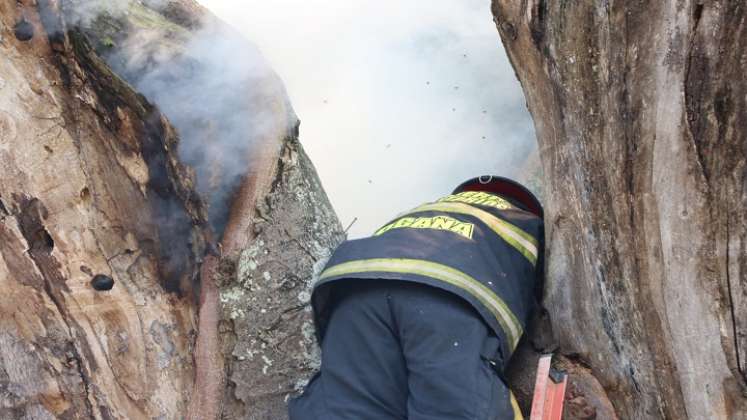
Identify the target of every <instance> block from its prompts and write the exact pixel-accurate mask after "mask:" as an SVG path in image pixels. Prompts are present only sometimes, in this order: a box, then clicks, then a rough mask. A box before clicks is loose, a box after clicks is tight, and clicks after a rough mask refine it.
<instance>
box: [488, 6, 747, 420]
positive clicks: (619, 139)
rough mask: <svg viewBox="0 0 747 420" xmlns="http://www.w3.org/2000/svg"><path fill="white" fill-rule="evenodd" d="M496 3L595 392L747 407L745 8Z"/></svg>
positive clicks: (691, 413) (552, 251)
mask: <svg viewBox="0 0 747 420" xmlns="http://www.w3.org/2000/svg"><path fill="white" fill-rule="evenodd" d="M492 9H493V15H494V17H495V22H496V25H497V28H498V31H499V32H500V34H501V37H502V39H503V42H504V45H505V47H506V49H507V51H508V54H509V57H510V60H511V62H512V64H513V66H514V69H515V70H516V73H517V76H518V78H519V80H520V82H521V84H522V87H523V89H524V92H525V94H526V97H527V104H528V107H529V110H530V112H531V113H532V116H533V118H534V123H535V128H536V131H537V136H538V141H539V145H540V157H541V160H542V166H543V169H544V179H545V181H544V184H545V192H546V197H545V199H546V205H547V213H546V214H547V220H546V224H547V229H548V232H547V237H548V249H547V252H548V258H547V261H548V267H547V268H548V277H549V281H548V283H547V290H546V299H545V306H546V308H547V309H548V311H549V315H550V319H551V324H552V330H553V332H554V336H555V337H556V339H557V341H556V343H555V345H556V346H559V351H560V353H561V354H563V355H566V356H570V361H571V363H572V364H574V365H576V366H582V367H585V368H587V370H588V371H589V372H590V373H591V375H593V378H596V379H594V380H598V381H599V383H600V384H601V387H602V388H603V389H604V393H603V394H602V395H600V393H598V392H596V391H595V392H594V393H595V394H596V396H594V397H593V398H592V397H590V396H589V395H587V396H586V399H587V400H589V401H592V400H595V399H599V397H602V398H609V400H610V401H611V403H612V406H613V407H614V411H615V412H616V413H617V415H618V416H619V417H620V418H631V419H649V418H668V419H684V418H689V419H706V418H708V419H711V418H718V419H743V418H747V398H746V397H745V395H747V394H746V392H747V384H746V383H745V358H746V357H745V356H746V355H745V351H746V349H747V346H746V345H745V336H746V334H747V330H745V322H744V320H745V319H747V317H746V315H747V312H746V311H747V310H746V309H745V307H746V306H747V305H745V296H746V295H747V274H746V272H745V264H746V263H747V254H746V253H745V240H746V237H747V217H746V216H745V215H746V214H747V213H746V212H745V210H746V206H745V204H746V203H747V193H746V191H747V190H746V189H745V185H746V184H745V176H746V175H747V172H746V168H747V167H746V161H747V146H746V145H747V143H746V142H745V140H744V139H745V136H746V135H747V126H746V125H745V118H747V104H746V103H745V101H746V99H745V98H746V97H747V96H746V95H747V83H745V80H744V74H745V71H746V70H747V61H746V60H745V57H744V51H745V49H746V47H747V27H746V26H745V16H746V15H747V10H746V9H747V7H746V6H745V4H744V3H743V2H738V1H716V2H705V3H703V2H697V1H679V2H636V3H631V2H613V1H609V2H607V1H605V2H546V1H540V0H530V1H523V2H512V1H503V0H494V1H493V7H492ZM539 347H542V346H539ZM547 347H550V348H552V347H553V346H552V345H549V346H547ZM589 389H591V388H589ZM587 394H588V392H587ZM571 397H572V398H575V397H574V396H571ZM592 405H594V404H593V401H592ZM598 407H601V406H599V405H597V408H598ZM592 408H594V407H592ZM600 409H601V408H600ZM571 418H584V417H579V415H576V416H572V417H571ZM604 418H607V417H604Z"/></svg>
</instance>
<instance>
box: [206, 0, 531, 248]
mask: <svg viewBox="0 0 747 420" xmlns="http://www.w3.org/2000/svg"><path fill="white" fill-rule="evenodd" d="M201 1H202V4H203V5H204V6H206V7H208V8H209V9H211V10H212V11H213V12H215V13H216V14H218V16H219V17H221V18H222V19H224V20H226V21H228V22H229V23H231V24H232V25H234V26H235V27H236V28H238V30H240V31H241V32H242V33H243V34H244V35H246V36H247V37H248V38H249V39H251V40H252V41H253V42H256V43H257V44H258V46H259V48H260V49H261V50H262V51H263V53H264V54H265V55H266V56H267V58H268V60H269V61H270V62H271V64H272V66H273V68H274V69H275V70H276V71H277V72H278V73H279V74H280V76H281V78H282V79H283V80H284V81H285V83H286V86H287V88H288V92H289V94H290V96H291V100H292V102H293V105H294V108H295V110H296V112H297V113H298V115H299V117H300V119H301V141H302V143H303V144H304V147H305V148H306V150H307V151H308V152H309V155H310V156H311V158H312V160H313V161H314V164H315V165H316V167H317V170H318V171H319V174H320V176H321V178H322V182H323V184H324V186H325V189H326V191H327V193H328V194H329V196H330V199H331V201H332V203H333V205H334V207H335V209H336V210H337V212H338V214H339V215H340V218H341V220H342V222H343V224H344V225H348V224H349V223H350V222H351V221H352V220H354V218H357V219H358V220H357V222H356V223H355V224H354V225H353V227H352V228H351V230H350V236H351V237H358V236H364V235H369V234H370V233H371V232H372V231H374V230H375V229H376V228H377V227H379V226H381V225H383V224H385V223H386V222H387V221H388V219H390V218H392V217H394V216H395V215H396V214H398V213H400V212H402V211H404V210H407V209H408V208H412V207H414V206H416V205H418V204H420V203H422V202H425V201H430V200H433V199H435V198H438V197H439V196H441V195H444V194H448V193H449V192H450V191H451V189H452V188H454V187H455V186H456V185H457V184H459V183H461V182H462V181H464V180H466V179H467V178H470V177H473V176H477V175H480V174H486V173H493V174H499V175H508V176H515V175H517V173H518V171H519V170H520V169H521V168H522V166H523V163H524V162H525V160H526V157H527V156H528V155H529V153H530V152H531V151H532V150H533V149H534V148H535V147H536V145H535V139H534V130H533V126H532V123H531V118H530V116H529V113H528V112H527V110H526V105H525V100H524V96H523V94H522V92H521V88H520V86H519V83H518V81H517V80H516V76H515V75H514V72H513V69H512V68H511V66H510V64H509V63H508V60H507V58H506V56H505V52H504V48H503V45H502V44H501V41H500V38H499V35H498V32H497V30H496V28H495V24H494V23H493V21H492V15H491V11H490V1H489V0H459V1H454V0H427V1H426V0H410V1H401V0H304V1H301V0H273V1H266V0H244V1H240V2H239V1H233V0H201Z"/></svg>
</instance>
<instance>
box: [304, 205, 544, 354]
mask: <svg viewBox="0 0 747 420" xmlns="http://www.w3.org/2000/svg"><path fill="white" fill-rule="evenodd" d="M542 241H543V225H542V220H541V219H540V218H538V217H537V216H535V215H533V214H531V213H529V212H526V211H524V210H521V209H520V208H519V207H518V206H516V205H514V204H511V203H510V202H509V201H507V200H505V199H503V198H501V197H499V196H497V195H493V194H489V193H485V192H474V191H467V192H462V193H459V194H456V195H450V196H447V197H444V198H442V199H440V200H438V201H436V202H433V203H428V204H425V205H422V206H420V207H417V208H415V209H413V210H411V211H409V212H407V213H405V214H402V215H399V216H398V217H397V218H395V219H394V220H392V221H391V222H389V223H387V224H386V225H384V226H383V227H382V228H380V229H379V230H377V231H376V233H374V235H373V236H371V237H369V238H365V239H357V240H351V241H346V242H344V243H342V244H341V245H340V246H339V247H338V248H337V249H336V250H335V252H334V254H333V255H332V257H331V258H330V260H329V261H328V262H327V265H326V267H325V269H324V270H323V271H322V273H321V274H320V276H319V279H318V280H317V283H316V284H315V285H314V291H313V294H312V304H313V308H314V314H315V320H316V324H317V333H318V334H319V337H320V338H321V337H323V335H324V328H325V325H326V319H327V315H328V313H327V311H328V309H329V308H328V302H329V300H330V299H329V297H330V292H331V289H332V288H330V287H329V286H330V285H331V284H333V283H334V282H336V281H340V280H342V279H346V280H345V281H354V279H358V280H360V281H364V280H365V279H371V278H377V279H392V280H402V281H415V282H419V283H425V284H429V285H432V286H434V287H440V288H443V289H446V290H449V291H451V292H453V293H456V294H457V295H459V296H461V297H462V298H464V299H466V300H467V301H469V302H470V303H471V304H472V305H473V306H474V307H475V309H476V310H477V311H478V312H479V313H480V314H481V315H482V317H483V318H484V319H485V321H486V322H487V324H488V325H489V326H490V327H491V328H492V329H493V330H494V331H495V332H496V334H497V335H498V336H499V337H501V338H502V340H501V342H502V343H503V348H502V350H503V354H504V360H508V357H509V356H510V354H511V353H513V350H514V349H515V348H516V345H517V343H518V341H519V338H520V337H521V335H522V333H523V331H524V327H525V326H526V323H527V321H528V317H529V315H530V312H531V310H532V309H533V307H534V304H535V290H536V288H537V287H540V285H538V284H537V279H538V277H539V276H538V271H537V270H541V267H540V264H539V263H538V260H539V257H540V253H541V250H542V246H543V244H542Z"/></svg>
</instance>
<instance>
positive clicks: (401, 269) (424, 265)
mask: <svg viewBox="0 0 747 420" xmlns="http://www.w3.org/2000/svg"><path fill="white" fill-rule="evenodd" d="M377 271H378V272H387V273H409V274H417V275H420V276H425V277H430V278H433V279H437V280H440V281H443V282H445V283H449V284H451V285H453V286H456V287H458V288H460V289H462V290H465V291H466V292H468V293H469V294H470V295H472V296H474V297H475V298H477V300H479V301H480V302H481V303H482V304H483V305H485V307H486V308H487V309H488V310H489V311H490V313H492V314H493V316H495V318H496V320H498V323H499V324H500V326H501V328H502V329H503V332H504V333H505V334H506V337H507V338H508V342H509V343H508V344H509V347H510V348H511V351H513V349H515V348H516V343H517V342H518V341H519V338H520V337H521V334H522V333H523V330H522V328H521V324H520V323H519V320H518V319H517V318H516V316H515V315H514V314H513V312H511V310H510V309H509V308H508V306H506V303H505V302H504V301H503V299H501V298H500V297H499V296H498V295H496V294H495V293H494V292H493V291H492V290H490V289H489V288H487V287H486V286H485V285H483V284H482V283H480V282H479V281H478V280H476V279H475V278H473V277H472V276H470V275H468V274H466V273H463V272H461V271H459V270H456V269H454V268H451V267H449V266H446V265H443V264H438V263H435V262H433V261H427V260H416V259H406V258H373V259H368V260H356V261H348V262H344V263H341V264H337V265H334V266H331V267H328V268H327V269H325V270H324V271H323V272H322V274H321V275H320V276H319V281H322V280H324V279H327V278H330V277H336V276H344V275H350V274H354V273H365V272H377Z"/></svg>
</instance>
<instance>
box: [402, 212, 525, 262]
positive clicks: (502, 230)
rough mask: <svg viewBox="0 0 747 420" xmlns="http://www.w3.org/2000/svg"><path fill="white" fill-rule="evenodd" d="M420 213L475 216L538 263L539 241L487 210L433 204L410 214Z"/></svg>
mask: <svg viewBox="0 0 747 420" xmlns="http://www.w3.org/2000/svg"><path fill="white" fill-rule="evenodd" d="M420 211H443V212H447V213H459V214H466V215H469V216H474V217H477V218H478V219H480V220H481V221H482V222H483V223H485V224H486V225H488V226H489V227H490V229H492V230H493V232H495V233H496V234H498V236H500V237H501V238H503V240H504V241H506V242H508V243H509V244H510V245H511V246H513V247H514V248H516V250H517V251H519V252H520V253H521V254H522V255H524V256H525V257H527V259H528V260H529V262H531V263H532V264H535V263H536V262H537V240H536V239H535V238H534V237H532V235H530V234H528V233H526V232H524V231H523V230H521V229H519V228H518V227H516V226H514V225H512V224H511V223H508V222H506V221H505V220H501V219H499V218H497V217H495V216H493V215H492V214H490V213H488V212H487V211H485V210H480V209H478V208H476V207H473V206H470V205H468V204H462V203H432V204H425V205H422V206H420V207H417V208H415V209H413V210H411V211H409V212H408V213H415V212H420Z"/></svg>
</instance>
